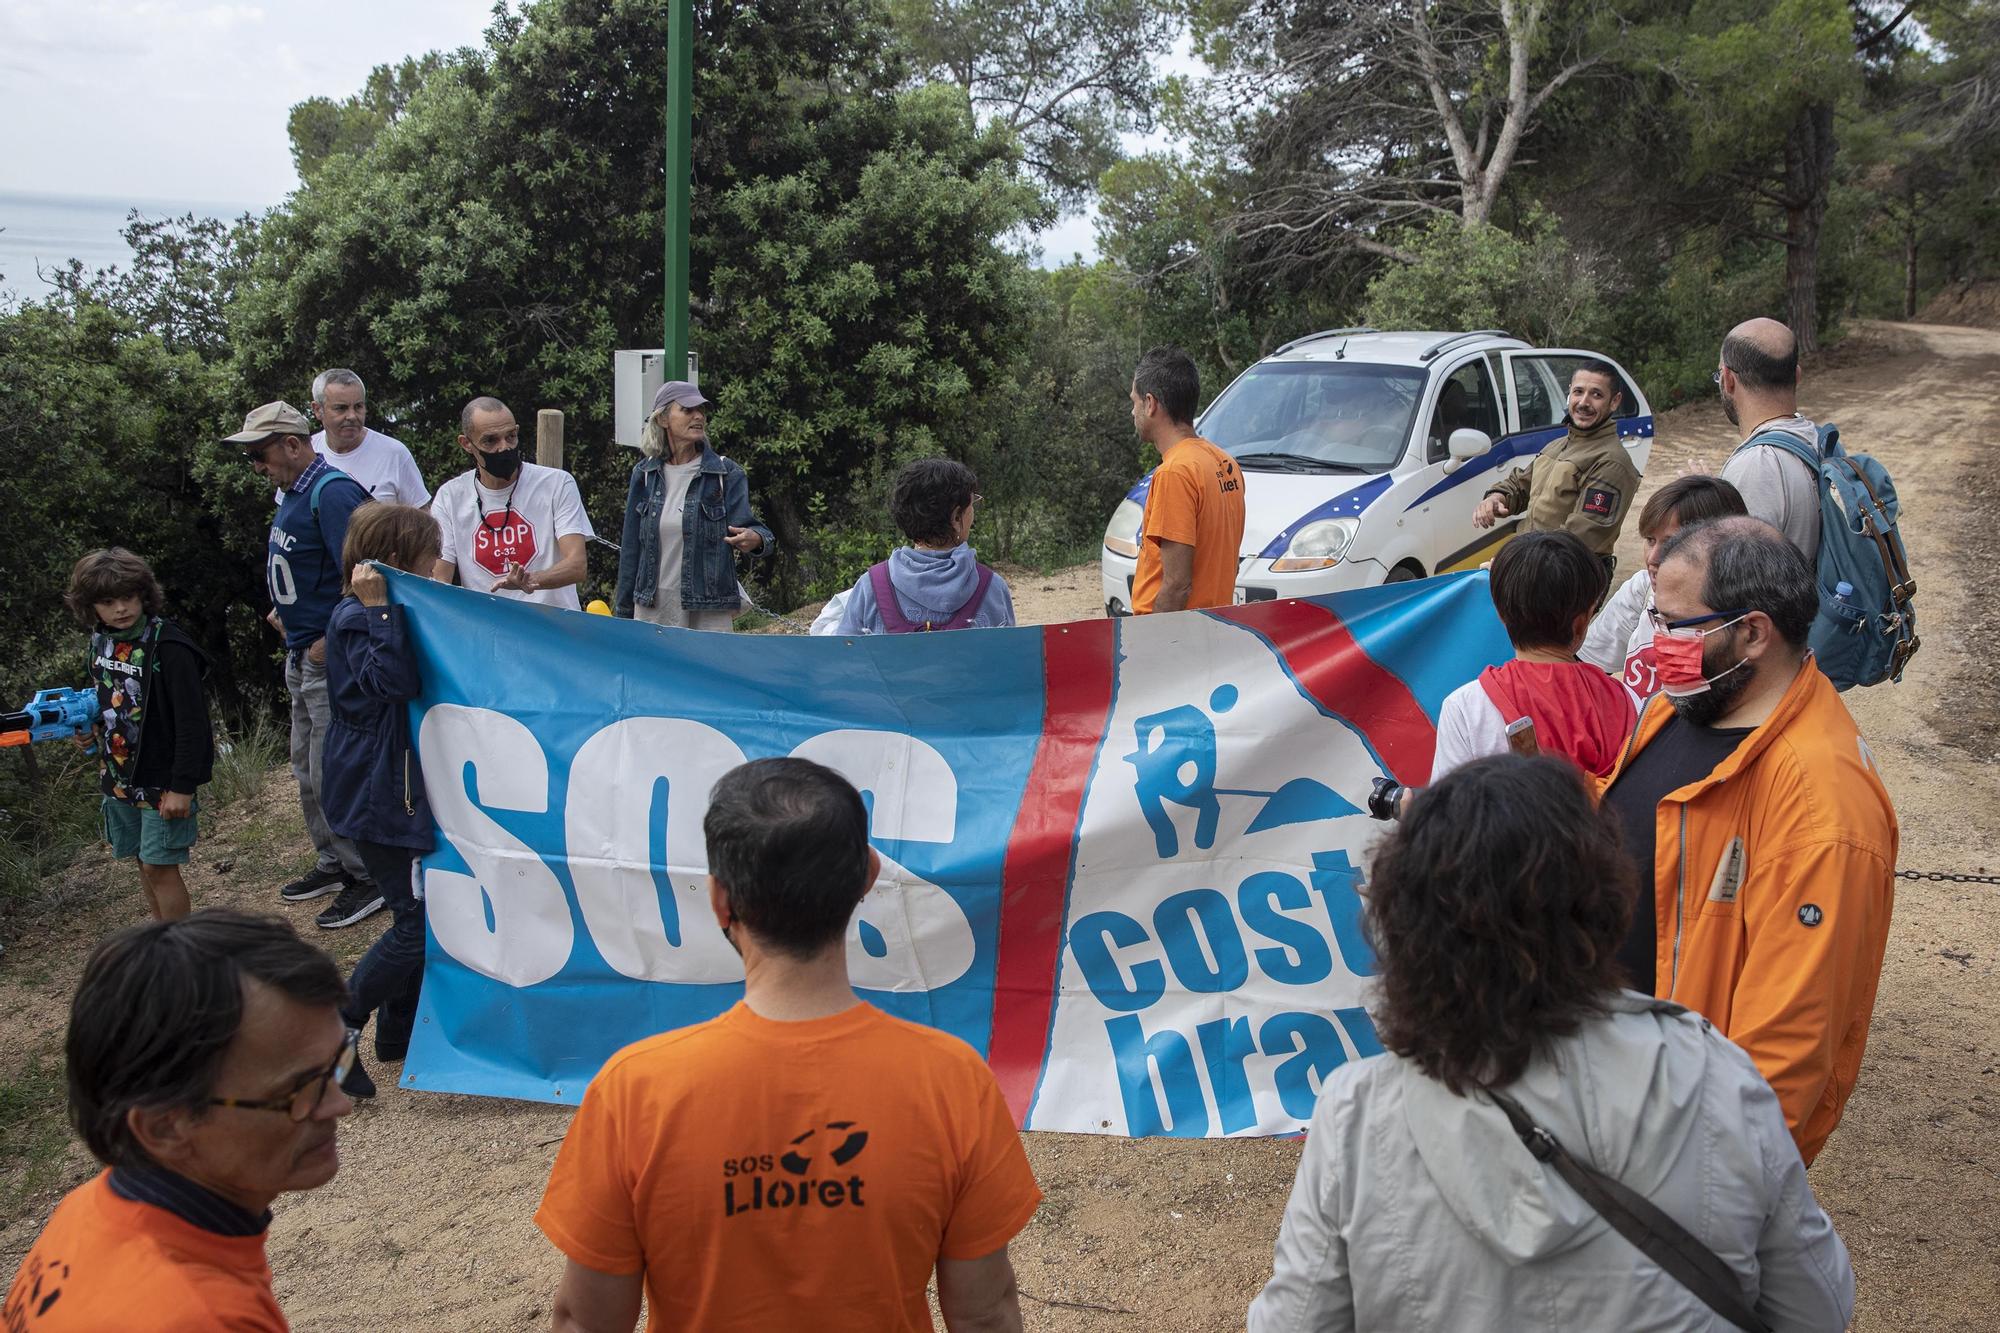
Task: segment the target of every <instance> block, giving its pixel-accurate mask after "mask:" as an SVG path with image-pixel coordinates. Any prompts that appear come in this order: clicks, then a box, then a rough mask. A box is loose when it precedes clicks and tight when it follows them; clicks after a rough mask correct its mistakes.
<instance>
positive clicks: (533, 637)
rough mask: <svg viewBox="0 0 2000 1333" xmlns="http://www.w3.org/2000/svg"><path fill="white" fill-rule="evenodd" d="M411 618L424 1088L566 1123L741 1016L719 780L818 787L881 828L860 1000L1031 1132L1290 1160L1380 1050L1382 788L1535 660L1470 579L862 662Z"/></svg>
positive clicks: (486, 613) (443, 590)
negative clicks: (1508, 662)
mask: <svg viewBox="0 0 2000 1333" xmlns="http://www.w3.org/2000/svg"><path fill="white" fill-rule="evenodd" d="M391 588H392V595H393V597H394V598H395V600H396V601H397V602H399V603H401V604H402V605H403V606H404V607H405V608H407V613H408V615H409V618H410V622H411V627H412V637H413V639H414V641H415V643H416V645H417V651H418V657H419V660H420V663H421V666H422V670H423V676H424V694H423V697H422V698H421V699H419V700H418V701H417V702H416V703H415V704H414V705H413V706H412V713H411V720H412V727H413V734H414V735H415V736H416V738H417V749H418V753H419V755H420V757H421V760H422V765H423V780H424V782H425V785H426V789H427V791H428V794H429V796H430V800H431V805H432V809H433V811H434V812H435V814H436V818H437V822H438V826H439V828H438V845H437V849H436V850H435V851H434V852H433V853H432V854H431V855H429V856H428V857H426V858H425V860H424V862H423V883H424V889H425V896H426V902H427V906H428V916H429V929H430V940H429V958H428V962H427V965H426V971H425V977H424V990H423V1000H422V1004H421V1006H420V1010H419V1022H418V1027H417V1035H416V1040H415V1042H414V1044H413V1046H412V1051H411V1056H410V1059H409V1061H408V1063H407V1065H406V1067H405V1071H406V1072H405V1074H404V1080H403V1081H404V1085H405V1086H408V1087H413V1088H425V1089H433V1090H443V1091H456V1092H471V1093H483V1094H490V1095H499V1096H509V1097H525V1098H533V1099H538V1100H547V1101H561V1102H575V1101H577V1100H579V1099H580V1098H581V1096H582V1094H583V1090H584V1087H585V1085H586V1084H587V1082H588V1080H589V1079H590V1077H591V1075H592V1074H593V1073H594V1072H595V1071H596V1070H597V1068H598V1067H599V1066H600V1065H601V1064H602V1063H603V1061H604V1060H605V1059H606V1058H607V1057H608V1056H610V1055H611V1054H612V1053H613V1052H614V1051H616V1050H617V1049H618V1048H619V1047H621V1046H623V1045H625V1044H626V1043H628V1042H631V1041H634V1040H637V1039H638V1038H641V1037H644V1036H648V1035H651V1034H653V1033H655V1032H660V1031H663V1030H665V1029H668V1028H671V1027H677V1026H682V1025H685V1024H689V1023H695V1022H700V1021H702V1020H704V1019H707V1018H710V1017H713V1016H714V1015H716V1014H719V1013H721V1012H722V1011H723V1010H725V1009H727V1008H728V1007H729V1006H730V1005H732V1004H734V1003H735V1002H736V1001H737V1000H738V999H740V998H741V996H742V993H743V980H742V979H743V972H742V967H741V964H740V963H739V962H738V960H737V958H736V955H735V954H734V952H733V951H732V950H731V949H730V947H729V945H728V943H727V941H725V940H724V939H723V937H722V934H721V932H720V931H719V930H718V929H717V928H716V925H715V922H714V918H713V917H712V915H711V914H710V910H709V905H708V893H707V888H706V879H705V876H706V869H705V861H706V856H705V853H704V849H703V844H702V833H701V817H702V813H703V811H704V809H705V808H706V803H707V795H708V791H709V788H710V786H711V785H712V784H713V783H714V781H715V780H716V778H717V777H719V776H720V775H721V774H722V773H724V772H725V771H727V770H728V769H729V768H731V767H733V766H734V765H736V764H738V763H741V762H743V761H744V760H745V759H751V758H758V757H762V756H767V755H790V754H795V755H802V756H805V757H807V758H811V759H814V760H817V761H819V762H821V763H824V764H826V765H828V766H830V767H832V768H835V769H837V770H839V771H840V772H842V773H844V774H845V775H846V776H847V777H848V778H849V779H850V780H852V781H853V782H854V784H855V785H856V786H857V787H858V788H860V789H861V791H862V793H863V797H864V800H865V801H866V802H867V805H868V808H869V814H870V837H871V840H872V842H873V844H874V846H875V848H876V850H877V851H878V852H879V853H880V854H881V857H882V877H881V879H880V880H878V881H877V883H876V884H875V885H874V886H873V888H872V889H871V890H870V891H869V893H868V895H867V897H866V898H865V899H864V900H863V903H862V905H861V908H860V910H859V911H858V912H857V913H856V916H855V920H854V923H853V926H852V927H851V928H850V931H849V935H848V956H849V960H850V964H851V970H852V973H853V977H854V981H855V984H856V986H857V987H858V988H860V989H861V991H862V993H863V995H864V997H865V998H866V999H868V1000H869V1001H870V1002H872V1003H874V1004H877V1005H879V1006H881V1007H882V1008H883V1009H885V1010H887V1011H889V1012H890V1013H894V1014H897V1015H900V1016H903V1017H906V1018H909V1019H912V1020H914V1021H917V1022H922V1023H927V1024H931V1025H933V1026H936V1027H940V1028H943V1029H945V1030H946V1031H949V1032H953V1033H956V1034H957V1035H959V1036H960V1037H963V1038H964V1039H965V1040H966V1041H967V1042H969V1043H971V1044H972V1045H973V1046H974V1047H975V1048H977V1049H978V1050H980V1051H981V1052H983V1053H984V1054H985V1055H986V1057H987V1059H988V1060H989V1062H990V1063H991V1064H992V1065H993V1067H994V1069H995V1071H996V1073H997V1074H998V1075H999V1078H1000V1081H1001V1085H1002V1087H1003V1088H1004V1089H1005V1091H1006V1093H1007V1096H1008V1099H1009V1102H1010V1104H1011V1105H1012V1106H1013V1107H1014V1110H1015V1112H1016V1114H1017V1115H1018V1116H1019V1117H1020V1118H1021V1120H1022V1123H1023V1124H1024V1125H1025V1126H1026V1127H1028V1128H1034V1129H1055V1130H1075V1131H1086V1132H1094V1133H1113V1134H1133V1135H1141V1134H1174V1135H1193V1136H1201V1135H1225V1134H1245V1133H1263V1134H1269V1133H1283V1132H1289V1131H1292V1130H1296V1129H1298V1128H1299V1127H1300V1126H1301V1125H1302V1124H1303V1123H1304V1122H1305V1120H1306V1119H1307V1118H1308V1117H1309V1116H1310V1114H1311V1110H1312V1102H1313V1098H1314V1095H1315V1094H1316V1092H1317V1089H1318V1086H1319V1082H1320V1080H1321V1079H1322V1078H1323V1077H1324V1076H1325V1075H1326V1074H1327V1073H1329V1072H1330V1071H1331V1070H1333V1069H1334V1068H1336V1067H1338V1066H1339V1065H1340V1064H1341V1063H1342V1062H1343V1061H1345V1060H1348V1059H1352V1058H1355V1057H1356V1056H1359V1055H1365V1054H1369V1053H1372V1052H1373V1051H1374V1050H1376V1049H1377V1046H1376V1042H1375V1037H1374V1030H1373V1027H1372V1025H1371V1024H1370V1023H1369V1020H1368V1017H1367V1015H1366V1013H1365V1012H1364V1010H1363V1008H1362V1003H1363V999H1364V994H1365V984H1366V978H1367V977H1368V976H1369V975H1370V973H1371V971H1372V968H1373V958H1372V955H1371V953H1370V951H1369V949H1368V946H1367V944H1366V942H1365V940H1364V938H1363V936H1362V932H1361V929H1360V899H1359V897H1358V894H1357V888H1358V878H1359V866H1360V865H1361V863H1362V859H1363V854H1364V853H1365V851H1366V849H1367V847H1368V845H1369V844H1370V843H1371V842H1372V841H1373V839H1374V838H1375V837H1376V836H1379V834H1380V832H1381V830H1382V825H1380V824H1376V823H1374V822H1373V821H1371V820H1369V819H1368V818H1367V816H1366V815H1365V813H1363V811H1364V809H1365V804H1366V798H1367V793H1368V788H1369V784H1370V782H1371V780H1372V779H1374V778H1375V777H1377V776H1378V775H1381V774H1384V773H1387V774H1392V775H1394V776H1396V777H1397V778H1399V779H1400V780H1402V781H1405V782H1422V781H1423V780H1424V779H1425V777H1426V776H1427V774H1428V773H1429V769H1430V761H1431V751H1432V746H1433V742H1434V737H1435V722H1436V718H1437V715H1438V710H1439V708H1440V706H1441V705H1442V703H1443V701H1444V697H1445V695H1447V694H1448V693H1450V691H1451V690H1452V689H1453V688H1454V687H1456V686H1457V685H1459V684H1462V683H1463V682H1465V681H1467V680H1470V679H1471V678H1472V677H1473V676H1475V675H1476V674H1477V673H1478V672H1479V670H1480V669H1481V668H1482V667H1484V666H1486V665H1488V664H1490V663H1494V662H1498V661H1502V660H1505V659H1506V658H1507V657H1508V656H1509V655H1510V653H1511V650H1510V649H1509V647H1508V645H1507V641H1506V638H1505V635H1504V634H1503V632H1502V631H1501V629H1500V626H1499V623H1498V621H1497V619H1496V618H1495V616H1494V614H1493V609H1492V604H1491V601H1490V599H1489V597H1488V595H1487V589H1486V578H1485V575H1484V574H1483V573H1474V574H1465V575H1455V576H1450V577H1446V578H1439V579H1431V580H1425V581H1422V582H1412V583H1403V584H1396V585H1391V586H1387V587H1382V588H1374V589H1368V590H1364V591H1360V592H1355V593H1348V594H1340V595H1338V596H1335V597H1331V598H1324V599H1312V600H1297V601H1281V602H1265V603H1259V604H1252V605H1249V606H1242V607H1234V608H1230V609H1228V610H1222V611H1214V612H1201V613H1187V614H1180V615H1170V616H1156V617H1144V618H1139V619H1131V620H1120V621H1110V620H1101V621H1085V622H1077V623H1073V624H1068V625H1050V626H1043V627H1037V628H1023V629H1012V630H979V631H963V632H958V633H950V634H925V635H906V636H892V637H874V638H860V639H840V638H831V639H829V638H813V639H809V638H792V637H780V636H772V637H762V638H755V639H749V638H743V637H738V636H730V635H711V634H698V633H693V632H690V631H685V630H673V629H661V628H657V627H654V626H650V625H644V624H637V623H634V622H630V621H614V620H609V619H605V618H603V617H598V616H587V615H580V614H577V613H574V612H566V611H559V610H556V609H554V608H549V607H541V606H531V605H525V604H522V603H519V602H515V601H511V600H508V599H505V598H500V597H494V596H490V595H483V594H475V593H470V592H467V591H465V590H464V589H460V588H451V587H444V586H441V585H438V584H434V583H431V582H429V581H427V580H423V579H417V578H409V577H392V580H391ZM773 1077H782V1071H773Z"/></svg>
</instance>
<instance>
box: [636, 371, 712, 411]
mask: <svg viewBox="0 0 2000 1333" xmlns="http://www.w3.org/2000/svg"><path fill="white" fill-rule="evenodd" d="M668 403H679V404H680V405H681V406H682V407H685V408H690V409H692V408H697V407H704V408H706V407H714V406H715V404H714V403H713V402H712V401H710V400H709V399H708V398H707V397H705V396H704V395H703V394H702V391H701V390H700V389H697V388H695V387H694V385H692V384H690V383H688V381H686V380H668V381H667V382H666V383H665V384H662V385H661V386H660V390H659V392H658V393H656V394H654V395H653V412H659V411H661V410H663V409H664V408H665V407H666V405H667V404H668ZM647 415H649V416H650V415H652V413H648V414H647Z"/></svg>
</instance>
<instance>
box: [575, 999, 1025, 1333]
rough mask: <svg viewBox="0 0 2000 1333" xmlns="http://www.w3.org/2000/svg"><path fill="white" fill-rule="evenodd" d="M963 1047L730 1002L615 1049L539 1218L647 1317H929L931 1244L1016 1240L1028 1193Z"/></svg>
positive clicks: (727, 1322)
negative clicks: (620, 1284)
mask: <svg viewBox="0 0 2000 1333" xmlns="http://www.w3.org/2000/svg"><path fill="white" fill-rule="evenodd" d="M1041 1198H1042V1194H1041V1190H1040V1189H1039V1188H1037V1187H1036V1185H1035V1176H1034V1172H1033V1171H1032V1170H1031V1169H1030V1168H1029V1166H1028V1157H1027V1154H1026V1153H1025V1152H1023V1151H1022V1149H1021V1139H1020V1135H1019V1134H1017V1133H1016V1132H1015V1129H1014V1121H1013V1118H1012V1117H1011V1116H1009V1115H1008V1113H1007V1105H1006V1102H1005V1101H1004V1100H1003V1099H1002V1097H1001V1095H1000V1085H999V1084H998V1083H996V1082H995V1081H994V1078H993V1071H992V1070H990V1069H988V1068H987V1067H986V1065H985V1062H984V1061H982V1060H981V1059H980V1058H979V1056H978V1054H977V1053H976V1052H975V1051H974V1050H973V1049H972V1048H971V1047H970V1046H967V1045H966V1044H965V1043H964V1042H963V1041H960V1040H959V1039H958V1038H957V1037H954V1036H951V1035H950V1034H948V1033H944V1032H939V1031H937V1030H935V1029H933V1028H926V1027H919V1026H918V1025H916V1024H914V1023H906V1022H904V1021H903V1020H901V1019H898V1018H891V1017H890V1016H889V1015H887V1014H885V1013H883V1012H882V1011H881V1010H879V1009H876V1008H875V1007H873V1006H872V1005H868V1004H856V1005H855V1006H854V1007H853V1008H852V1009H847V1010H844V1011H843V1012H841V1013H838V1014H835V1015H833V1016H832V1017H831V1018H820V1019H813V1020H810V1021H807V1022H801V1023H780V1022H774V1021H772V1020H770V1019H767V1018H761V1017H759V1016H758V1015H757V1014H755V1013H754V1012H752V1011H751V1009H750V1008H749V1006H747V1005H745V1004H741V1003H739V1004H737V1005H736V1007H735V1008H733V1009H731V1010H730V1011H729V1012H728V1013H726V1014H723V1015H722V1016H721V1017H720V1018H717V1019H713V1020H711V1021H710V1022H707V1023H702V1024H700V1025H698V1026H695V1027H690V1028H682V1029H680V1030H678V1031H675V1032H668V1033H664V1034H662V1035H660V1036H657V1037H649V1038H647V1039H646V1040H645V1041H641V1042H636V1043H634V1044H633V1045H631V1046H627V1047H626V1048H625V1049H624V1050H622V1051H620V1052H619V1053H618V1054H617V1055H614V1056H613V1057H612V1058H611V1060H610V1061H609V1062H608V1063H607V1064H606V1065H605V1066H604V1068H603V1070H602V1071H601V1072H599V1074H598V1075H597V1077H596V1078H595V1079H593V1080H592V1081H591V1084H590V1091H589V1092H588V1093H587V1094H585V1096H584V1099H583V1106H582V1108H581V1109H579V1110H578V1111H577V1113H576V1119H575V1120H573V1121H571V1122H570V1127H569V1134H568V1136H567V1137H566V1138H565V1139H564V1140H563V1146H562V1151H561V1152H559V1153H558V1154H557V1156H556V1164H555V1169H554V1170H553V1171H551V1172H550V1173H549V1184H548V1190H547V1192H546V1193H544V1194H543V1196H542V1206H541V1208H540V1210H539V1211H537V1212H536V1214H535V1224H536V1225H537V1226H539V1227H540V1228H541V1229H542V1231H543V1233H544V1234H546V1235H547V1236H548V1238H549V1239H550V1240H551V1241H553V1242H555V1245H556V1248H557V1249H559V1250H561V1251H562V1252H563V1253H564V1254H566V1255H568V1256H569V1257H570V1258H571V1259H573V1260H575V1261H576V1262H577V1263H579V1264H582V1265H584V1266H585V1267H586V1268H594V1269H596V1270H597V1271H598V1272H601V1273H633V1272H638V1271H640V1270H641V1269H643V1270H644V1271H645V1275H646V1299H647V1305H648V1310H649V1311H650V1314H649V1318H648V1322H647V1327H648V1328H649V1329H655V1330H665V1329H675V1330H703V1331H706V1330H720V1329H741V1330H746V1333H747V1331H748V1330H758V1333H764V1331H765V1330H770V1329H781V1328H787V1329H788V1328H800V1329H804V1328H810V1329H812V1330H814V1333H839V1331H840V1330H853V1333H888V1331H889V1330H919V1329H925V1330H927V1329H930V1328H931V1327H932V1324H931V1318H930V1309H929V1307H928V1305H927V1304H926V1303H925V1300H924V1289H925V1287H926V1286H927V1285H928V1283H929V1281H930V1275H931V1270H932V1268H933V1267H934V1266H935V1265H936V1263H937V1261H938V1259H939V1258H940V1257H944V1258H947V1259H976V1258H979V1257H981V1256H982V1255H987V1254H991V1253H993V1252H994V1251H995V1250H998V1249H1000V1248H1001V1247H1003V1246H1004V1245H1006V1244H1007V1242H1008V1241H1010V1240H1012V1239H1013V1238H1014V1236H1015V1234H1016V1233H1018V1232H1019V1231H1020V1230H1021V1228H1022V1227H1024V1226H1026V1225H1027V1224H1028V1219H1029V1218H1030V1217H1032V1216H1033V1215H1034V1212H1035V1208H1036V1206H1037V1205H1039V1204H1040V1202H1041Z"/></svg>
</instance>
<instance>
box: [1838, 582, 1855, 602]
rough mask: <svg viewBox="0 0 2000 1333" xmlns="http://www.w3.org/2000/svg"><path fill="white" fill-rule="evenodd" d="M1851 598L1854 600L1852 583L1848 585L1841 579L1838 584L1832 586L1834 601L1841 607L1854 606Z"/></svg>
mask: <svg viewBox="0 0 2000 1333" xmlns="http://www.w3.org/2000/svg"><path fill="white" fill-rule="evenodd" d="M1853 598H1854V585H1853V584H1852V583H1849V582H1848V581H1847V580H1846V579H1842V580H1841V581H1840V582H1838V583H1836V584H1834V585H1833V600H1834V601H1836V602H1839V603H1840V604H1841V605H1842V606H1852V605H1853V604H1854V602H1853Z"/></svg>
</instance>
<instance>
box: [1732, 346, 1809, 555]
mask: <svg viewBox="0 0 2000 1333" xmlns="http://www.w3.org/2000/svg"><path fill="white" fill-rule="evenodd" d="M1715 383H1716V386H1717V387H1718V388H1720V389H1721V390H1722V413H1723V415H1724V416H1726V417H1728V418H1729V424H1730V425H1732V426H1734V427H1736V428H1737V430H1738V431H1740V432H1741V434H1740V436H1739V437H1738V438H1739V439H1741V440H1742V443H1741V444H1739V445H1737V446H1736V452H1735V453H1734V454H1731V455H1730V457H1729V462H1728V463H1727V464H1725V465H1724V467H1723V469H1722V479H1723V480H1724V481H1726V482H1728V483H1729V484H1731V485H1732V486H1734V487H1735V488H1736V489H1737V490H1738V491H1740V492H1741V493H1742V495H1743V503H1744V504H1745V505H1746V506H1748V508H1749V510H1750V514H1751V517H1753V518H1761V519H1763V520H1764V521H1765V522H1766V523H1769V524H1770V525H1771V526H1772V527H1774V528H1776V529H1777V530H1778V531H1780V532H1782V533H1784V534H1785V535H1786V536H1787V537H1789V538H1791V539H1792V545H1794V546H1796V547H1798V548H1799V550H1801V551H1803V552H1804V553H1805V557H1806V563H1807V564H1808V565H1811V566H1813V567H1815V568H1817V567H1818V564H1819V477H1818V476H1817V475H1816V474H1815V473H1814V472H1813V471H1812V469H1810V468H1808V467H1807V466H1806V465H1805V464H1804V463H1802V462H1800V461H1799V460H1798V458H1797V457H1796V456H1794V455H1792V454H1790V453H1788V452H1786V451H1785V449H1784V447H1783V446H1782V445H1778V444H1767V443H1760V442H1759V438H1758V437H1760V436H1769V435H1773V434H1782V435H1791V436H1795V437H1797V438H1798V439H1799V440H1801V441H1803V442H1804V443H1805V445H1806V447H1807V448H1809V449H1812V450H1813V451H1814V452H1817V451H1818V449H1819V428H1818V427H1817V426H1815V425H1814V424H1813V423H1812V421H1811V420H1810V419H1808V418H1806V417H1802V416H1800V415H1799V344H1798V339H1796V338H1794V337H1793V336H1792V331H1791V330H1790V329H1788V328H1786V327H1785V326H1784V325H1783V324H1780V323H1779V322H1778V321H1777V320H1775V319H1752V320H1746V321H1745V322H1743V323H1741V324H1738V325H1737V326H1736V327H1735V328H1733V329H1731V330H1730V331H1729V336H1728V337H1726V338H1724V339H1723V340H1722V360H1721V364H1720V365H1719V366H1718V367H1717V368H1716V372H1715Z"/></svg>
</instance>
